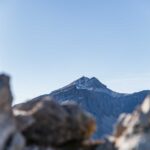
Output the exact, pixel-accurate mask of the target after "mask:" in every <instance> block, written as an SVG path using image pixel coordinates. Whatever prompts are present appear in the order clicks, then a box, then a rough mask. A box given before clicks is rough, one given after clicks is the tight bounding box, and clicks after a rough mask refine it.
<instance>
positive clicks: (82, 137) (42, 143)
mask: <svg viewBox="0 0 150 150" xmlns="http://www.w3.org/2000/svg"><path fill="white" fill-rule="evenodd" d="M9 80H10V79H9V77H8V76H7V75H4V74H2V75H0V137H1V138H0V150H149V149H150V143H149V140H150V119H149V118H150V96H147V97H146V98H145V100H142V101H143V103H142V104H141V105H139V106H138V107H136V109H135V110H134V111H133V112H132V113H130V114H126V113H124V114H121V115H120V117H119V119H118V121H117V124H116V126H115V129H114V131H113V134H112V135H110V136H107V137H106V138H105V139H103V140H92V135H93V134H94V132H95V130H96V120H95V118H94V116H93V115H91V114H90V113H89V112H87V111H85V110H84V109H82V107H80V106H79V105H78V104H77V103H76V102H75V101H62V102H61V103H60V102H58V101H57V100H56V99H54V97H53V96H49V95H45V96H40V97H38V98H34V99H32V100H29V101H27V102H25V103H21V104H18V105H16V106H14V107H12V100H13V96H12V93H11V89H10V85H9ZM92 80H94V85H95V86H94V88H93V81H92V84H91V82H90V81H88V80H87V81H88V83H87V81H85V80H84V81H83V82H81V81H79V82H78V81H76V82H78V85H80V86H78V88H80V89H82V90H85V88H89V90H90V91H91V90H92V91H93V90H98V89H100V88H102V89H103V88H105V89H106V88H107V87H106V86H105V85H103V84H101V83H99V84H97V83H98V82H97V80H96V79H95V78H94V79H92ZM95 81H96V82H95ZM83 83H86V84H84V86H82V84H83ZM75 84H76V83H75V82H74V83H72V84H71V85H72V86H73V85H75ZM91 86H92V87H91ZM67 88H70V85H69V86H67ZM92 88H93V89H92ZM97 88H98V89H97ZM65 89H66V87H65ZM61 90H64V89H61ZM86 90H87V89H86ZM108 90H109V89H108ZM59 91H60V90H58V91H55V93H57V92H59ZM111 92H112V91H111ZM105 93H106V92H105ZM53 94H54V93H53ZM115 94H116V93H115ZM112 95H113V96H114V93H113V94H112ZM123 95H124V94H120V96H123ZM120 96H118V95H117V97H120ZM124 96H126V95H124ZM115 97H116V96H115ZM131 100H132V99H131ZM101 131H102V130H101ZM101 131H100V132H101ZM102 132H103V131H102Z"/></svg>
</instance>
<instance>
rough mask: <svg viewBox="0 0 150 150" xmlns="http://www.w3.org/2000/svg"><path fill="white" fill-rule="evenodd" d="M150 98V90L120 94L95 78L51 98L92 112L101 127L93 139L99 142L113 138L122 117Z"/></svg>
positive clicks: (51, 94)
mask: <svg viewBox="0 0 150 150" xmlns="http://www.w3.org/2000/svg"><path fill="white" fill-rule="evenodd" d="M149 94H150V91H148V90H147V91H141V92H137V93H133V94H126V93H118V92H114V91H113V90H111V89H109V88H108V87H107V86H106V85H104V84H103V83H101V82H100V81H99V80H98V79H97V78H95V77H93V78H87V77H81V78H80V79H78V80H76V81H74V82H72V83H71V84H69V85H67V86H65V87H63V88H61V89H58V90H56V91H53V92H51V93H50V94H48V95H47V96H50V97H53V98H54V99H55V100H56V101H57V102H59V103H65V102H68V101H74V102H76V103H78V104H79V105H80V106H81V107H82V108H83V109H84V110H86V111H88V112H90V113H91V114H92V115H93V116H94V117H95V118H96V123H97V131H96V132H95V134H94V135H93V138H94V139H99V138H104V137H105V136H106V135H110V134H112V131H113V127H114V125H115V123H116V121H117V119H118V117H119V115H120V114H121V113H132V112H133V111H134V110H135V108H136V107H137V106H138V105H140V104H141V103H142V102H143V100H144V99H145V98H146V97H147V96H148V95H149Z"/></svg>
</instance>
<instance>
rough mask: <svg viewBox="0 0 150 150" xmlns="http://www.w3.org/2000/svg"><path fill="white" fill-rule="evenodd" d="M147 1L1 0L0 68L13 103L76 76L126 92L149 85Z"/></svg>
mask: <svg viewBox="0 0 150 150" xmlns="http://www.w3.org/2000/svg"><path fill="white" fill-rule="evenodd" d="M149 8H150V1H140V0H132V1H130V0H126V1H119V0H116V1H110V0H108V1H99V0H95V1H90V0H82V1H80V0H76V1H69V0H64V1H53V0H45V1H44V2H43V1H40V0H32V1H29V0H27V1H17V0H14V1H10V0H6V1H4V0H2V1H0V22H1V23H0V72H5V73H8V74H10V76H11V77H12V80H11V81H12V88H13V93H14V99H15V102H17V103H18V102H22V101H24V100H27V99H30V98H33V97H36V96H39V95H41V94H47V93H50V92H51V91H53V90H56V89H58V88H61V87H63V86H65V85H67V84H69V83H70V82H72V81H74V80H76V79H78V78H80V77H81V76H87V77H93V76H94V77H96V78H98V79H99V80H100V81H101V82H102V83H104V84H105V85H107V86H108V88H110V89H112V90H114V91H118V92H125V93H132V92H137V91H141V90H147V89H150V84H149V83H150V67H149V64H150V63H149V56H150V44H149V40H150V19H149V18H150V9H149Z"/></svg>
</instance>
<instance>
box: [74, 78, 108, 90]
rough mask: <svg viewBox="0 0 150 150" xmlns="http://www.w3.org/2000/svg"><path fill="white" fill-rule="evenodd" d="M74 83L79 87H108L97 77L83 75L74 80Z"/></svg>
mask: <svg viewBox="0 0 150 150" xmlns="http://www.w3.org/2000/svg"><path fill="white" fill-rule="evenodd" d="M73 84H74V85H76V87H77V88H78V89H106V88H107V87H106V86H105V85H104V84H102V83H101V82H100V81H99V80H98V79H97V78H95V77H92V78H88V77H85V76H83V77H81V78H79V79H78V80H76V81H74V82H73Z"/></svg>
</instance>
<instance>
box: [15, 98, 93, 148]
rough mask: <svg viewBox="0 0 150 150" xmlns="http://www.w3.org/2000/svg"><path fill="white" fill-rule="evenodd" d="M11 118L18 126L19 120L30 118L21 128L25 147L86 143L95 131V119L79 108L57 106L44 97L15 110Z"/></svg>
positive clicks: (67, 105)
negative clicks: (13, 117) (25, 140)
mask: <svg viewBox="0 0 150 150" xmlns="http://www.w3.org/2000/svg"><path fill="white" fill-rule="evenodd" d="M14 115H15V117H16V120H17V122H18V126H22V125H20V123H21V124H22V122H23V121H21V122H20V120H21V119H18V118H22V119H24V120H27V118H29V120H28V121H26V122H27V124H23V127H22V128H21V132H22V133H23V135H24V136H25V137H26V139H27V143H28V144H37V143H38V144H39V145H42V146H47V145H48V146H50V145H53V146H60V145H63V144H66V143H67V142H70V141H74V142H77V141H82V140H85V139H88V138H90V136H91V135H92V134H93V132H94V131H95V129H96V123H95V119H94V118H93V117H92V116H91V115H90V114H89V113H87V112H85V111H83V110H82V109H81V108H80V107H79V106H78V105H76V104H73V103H72V104H63V105H60V104H58V103H56V102H55V101H54V100H53V99H51V98H49V97H47V96H45V97H42V99H40V98H39V99H38V100H36V101H35V100H33V101H29V102H26V103H23V104H20V105H17V106H15V107H14ZM29 122H30V123H29ZM43 137H44V138H43Z"/></svg>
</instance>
